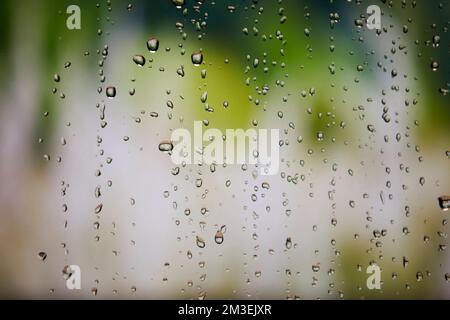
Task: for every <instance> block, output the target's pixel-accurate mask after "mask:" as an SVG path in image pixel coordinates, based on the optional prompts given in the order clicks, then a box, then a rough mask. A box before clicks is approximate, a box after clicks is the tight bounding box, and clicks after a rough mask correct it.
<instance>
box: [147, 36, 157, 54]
mask: <svg viewBox="0 0 450 320" xmlns="http://www.w3.org/2000/svg"><path fill="white" fill-rule="evenodd" d="M158 48H159V40H158V39H156V38H150V39H148V41H147V49H148V51H150V52H151V53H155V52H156V51H158Z"/></svg>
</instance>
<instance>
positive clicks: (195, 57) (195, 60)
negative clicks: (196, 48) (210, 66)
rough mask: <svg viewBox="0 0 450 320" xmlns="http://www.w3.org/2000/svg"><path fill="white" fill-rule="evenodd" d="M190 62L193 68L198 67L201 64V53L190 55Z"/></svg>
mask: <svg viewBox="0 0 450 320" xmlns="http://www.w3.org/2000/svg"><path fill="white" fill-rule="evenodd" d="M191 60H192V63H193V64H194V66H196V67H198V66H199V65H201V64H202V62H203V54H202V53H201V52H196V53H193V54H192V55H191Z"/></svg>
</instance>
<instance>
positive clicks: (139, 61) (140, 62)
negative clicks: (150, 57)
mask: <svg viewBox="0 0 450 320" xmlns="http://www.w3.org/2000/svg"><path fill="white" fill-rule="evenodd" d="M133 61H134V63H136V64H137V65H138V66H141V67H143V66H144V64H145V58H144V56H142V55H140V54H137V55H135V56H134V57H133Z"/></svg>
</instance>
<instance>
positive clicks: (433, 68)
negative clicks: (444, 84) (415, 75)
mask: <svg viewBox="0 0 450 320" xmlns="http://www.w3.org/2000/svg"><path fill="white" fill-rule="evenodd" d="M430 66H431V70H433V71H437V69H439V62H437V61H436V60H433V61H432V62H431V65H430Z"/></svg>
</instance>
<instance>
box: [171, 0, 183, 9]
mask: <svg viewBox="0 0 450 320" xmlns="http://www.w3.org/2000/svg"><path fill="white" fill-rule="evenodd" d="M172 3H173V4H174V5H175V6H176V7H177V8H178V9H180V8H181V7H182V6H184V4H185V0H172Z"/></svg>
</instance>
